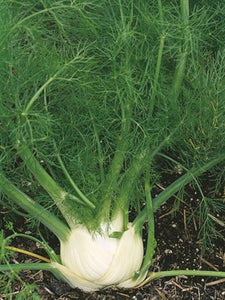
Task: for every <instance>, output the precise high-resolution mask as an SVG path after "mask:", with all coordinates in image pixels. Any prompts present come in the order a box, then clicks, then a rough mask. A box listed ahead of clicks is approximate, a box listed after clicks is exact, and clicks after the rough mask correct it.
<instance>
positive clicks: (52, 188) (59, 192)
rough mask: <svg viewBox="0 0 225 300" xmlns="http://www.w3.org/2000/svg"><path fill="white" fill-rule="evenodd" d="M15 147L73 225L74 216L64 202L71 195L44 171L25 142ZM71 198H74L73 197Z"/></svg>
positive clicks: (68, 221)
mask: <svg viewBox="0 0 225 300" xmlns="http://www.w3.org/2000/svg"><path fill="white" fill-rule="evenodd" d="M16 148H17V150H18V153H19V155H20V157H21V158H22V159H23V161H24V162H25V164H26V166H27V167H28V169H29V170H30V171H31V173H32V174H33V175H34V177H35V178H36V180H37V181H38V182H39V183H40V185H41V186H42V187H43V188H44V189H45V190H46V191H47V192H48V194H49V195H50V196H51V198H52V199H53V200H54V202H55V204H56V205H57V207H58V208H59V210H60V211H61V213H62V215H63V216H64V218H65V219H66V221H67V223H68V224H69V225H70V226H71V227H73V225H74V220H73V219H74V217H73V216H71V215H70V210H69V208H68V206H67V205H66V203H65V200H66V198H67V197H68V198H71V196H70V195H69V194H68V193H67V192H65V191H64V190H63V189H62V188H61V187H60V186H59V185H58V184H57V183H56V182H55V181H54V180H53V178H52V177H51V176H50V175H49V174H48V173H47V172H46V171H45V169H44V168H43V167H42V166H41V164H40V163H39V162H38V161H37V159H36V158H35V157H34V155H33V153H32V152H31V151H30V149H29V148H28V147H27V146H26V145H25V144H23V145H20V144H19V142H18V143H17V145H16ZM73 199H74V200H75V198H73Z"/></svg>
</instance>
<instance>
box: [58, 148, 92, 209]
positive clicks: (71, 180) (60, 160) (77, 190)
mask: <svg viewBox="0 0 225 300" xmlns="http://www.w3.org/2000/svg"><path fill="white" fill-rule="evenodd" d="M57 158H58V161H59V163H60V166H61V168H62V170H63V172H64V174H65V176H66V178H67V179H68V181H69V182H70V184H71V185H72V187H73V188H74V190H75V191H76V193H77V194H78V195H79V197H80V198H81V199H82V200H83V201H84V203H86V204H87V205H88V206H90V207H91V208H95V205H94V204H93V203H91V201H90V200H89V199H88V198H87V197H86V196H85V195H84V194H83V193H82V192H81V190H80V189H79V188H78V186H77V185H76V184H75V182H74V181H73V179H72V177H71V176H70V174H69V173H68V171H67V169H66V167H65V165H64V163H63V161H62V159H61V157H60V155H59V154H57Z"/></svg>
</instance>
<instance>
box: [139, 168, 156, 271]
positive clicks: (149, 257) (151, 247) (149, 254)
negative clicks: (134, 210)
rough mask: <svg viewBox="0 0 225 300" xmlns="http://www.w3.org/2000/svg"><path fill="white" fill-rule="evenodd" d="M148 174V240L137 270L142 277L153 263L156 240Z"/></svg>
mask: <svg viewBox="0 0 225 300" xmlns="http://www.w3.org/2000/svg"><path fill="white" fill-rule="evenodd" d="M149 181H150V176H149V173H148V175H147V176H146V178H145V198H146V205H147V219H148V240H147V248H146V252H145V258H144V261H143V263H142V266H141V270H140V272H139V276H140V277H142V276H144V274H145V273H146V272H147V271H148V269H149V267H150V266H151V265H152V263H153V256H154V253H155V247H156V240H155V224H154V211H153V207H152V197H151V189H150V184H149Z"/></svg>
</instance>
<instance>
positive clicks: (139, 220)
mask: <svg viewBox="0 0 225 300" xmlns="http://www.w3.org/2000/svg"><path fill="white" fill-rule="evenodd" d="M224 159H225V154H222V155H220V156H219V157H217V158H214V159H212V160H211V161H210V162H208V163H206V164H204V165H203V166H201V167H198V168H195V169H193V170H191V171H189V172H187V173H186V174H184V175H183V176H181V177H180V178H178V179H177V180H175V181H174V182H173V183H171V184H170V185H169V186H168V187H167V188H166V189H165V190H164V191H162V192H161V193H160V194H159V195H158V196H156V197H155V198H154V200H153V210H154V212H155V211H156V210H157V209H159V208H160V206H162V205H163V204H164V203H165V202H166V201H167V200H168V199H169V198H170V197H171V196H172V195H173V194H175V193H176V192H178V191H179V190H180V189H181V188H182V187H184V186H185V185H187V184H188V183H190V182H191V181H192V180H193V178H194V177H196V176H200V175H201V174H203V173H204V172H206V171H208V170H210V169H211V168H212V167H214V166H215V165H217V164H218V163H220V162H222V161H223V160H224ZM146 217H147V211H146V209H143V210H142V211H141V212H140V213H139V215H138V216H137V217H136V219H135V220H134V225H136V226H138V227H140V226H141V224H144V222H145V221H146Z"/></svg>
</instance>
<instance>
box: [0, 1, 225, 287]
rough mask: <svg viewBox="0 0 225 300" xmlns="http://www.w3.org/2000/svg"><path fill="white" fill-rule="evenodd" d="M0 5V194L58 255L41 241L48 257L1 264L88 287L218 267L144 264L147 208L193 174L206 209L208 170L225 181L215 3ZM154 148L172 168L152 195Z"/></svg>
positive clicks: (148, 254) (150, 246) (147, 260)
mask: <svg viewBox="0 0 225 300" xmlns="http://www.w3.org/2000/svg"><path fill="white" fill-rule="evenodd" d="M0 4H1V6H0V7H1V8H0V16H1V18H0V20H1V21H0V22H1V27H0V28H1V42H0V43H1V47H0V51H1V53H0V59H1V89H0V90H1V91H0V97H1V98H0V101H1V102H0V114H1V123H0V126H1V143H0V149H1V173H0V189H1V193H2V200H1V203H2V204H3V205H7V206H9V207H12V208H13V207H14V205H16V208H17V211H18V212H19V213H20V208H21V209H22V210H23V211H26V212H27V213H28V214H29V215H30V217H31V218H35V219H36V220H37V221H39V222H41V223H43V224H44V226H46V227H47V228H48V229H49V230H50V231H51V232H52V233H54V234H55V235H56V236H57V238H58V239H59V241H60V247H61V249H60V258H59V257H58V256H57V255H56V254H55V253H54V251H52V250H51V249H49V248H48V245H47V243H45V247H46V249H47V252H48V254H49V257H50V261H49V262H46V263H32V264H22V263H21V264H17V265H13V264H10V265H9V264H4V265H0V271H5V270H16V271H19V270H22V269H42V270H48V271H51V272H52V273H54V274H55V275H56V276H57V277H59V278H62V279H63V280H65V281H67V282H68V283H69V284H70V285H71V286H72V287H78V288H81V289H83V290H85V291H92V290H97V289H100V288H103V287H106V286H111V285H115V286H119V287H125V288H131V287H138V286H140V285H143V284H145V283H146V282H148V281H150V280H153V279H155V278H159V277H164V276H171V275H180V274H183V275H198V276H199V275H201V276H217V277H224V276H225V273H224V272H210V271H192V270H177V271H161V272H158V273H153V272H150V271H149V269H150V267H151V265H152V264H153V257H154V249H155V247H156V241H155V238H154V213H155V211H156V210H157V209H159V208H160V206H161V205H162V204H164V203H165V202H166V201H167V200H168V199H169V198H170V197H171V196H172V195H174V194H175V193H177V192H178V191H180V190H181V189H182V188H184V187H185V186H186V185H187V184H190V183H193V184H194V185H195V186H196V187H197V188H198V189H199V190H200V191H201V194H202V199H203V200H202V205H203V207H206V204H207V203H208V202H207V201H206V197H205V195H204V187H202V186H201V179H204V173H205V172H207V171H210V172H212V174H214V180H216V181H217V185H216V184H215V185H214V186H215V189H217V188H221V185H222V183H223V178H224V177H223V176H224V171H223V168H222V164H224V159H225V151H224V148H225V147H224V136H225V129H224V128H225V126H224V74H223V70H224V53H225V52H224V43H223V42H224V40H222V38H221V31H222V30H223V25H224V24H223V19H222V18H221V13H222V11H225V7H224V6H225V5H224V4H218V6H217V5H212V4H210V3H208V2H207V1H206V2H205V3H201V1H200V2H199V3H198V4H193V3H192V2H190V3H189V1H188V0H181V1H179V2H178V1H169V2H167V1H161V0H158V1H140V2H139V1H128V0H125V1H108V0H102V1H90V2H88V1H87V2H85V1H69V0H60V1H50V0H39V1H30V0H29V1H28V0H27V1H26V0H22V1H18V2H14V1H0ZM216 19H217V20H218V23H217V25H215V22H214V20H216ZM159 160H161V161H163V160H165V161H166V162H169V163H170V164H173V166H174V165H179V167H180V168H181V170H182V172H181V173H182V174H181V175H180V177H179V178H178V179H176V180H175V181H174V182H173V183H171V184H170V185H169V186H168V187H166V189H165V190H164V191H162V192H161V193H159V194H158V195H157V196H155V197H152V196H153V195H152V189H153V188H154V186H155V184H156V183H157V180H158V179H159V177H160V174H161V173H162V170H161V169H160V167H159V164H158V161H159ZM218 183H219V184H218ZM217 203H220V204H221V205H218V207H219V208H220V209H221V210H224V205H223V204H222V200H221V199H218V202H217ZM204 205H205V206H204ZM131 208H132V209H133V210H135V212H136V216H135V218H133V219H131V217H130V215H129V214H130V209H131ZM201 212H204V210H202V209H201ZM206 215H207V212H206V213H205V214H204V213H203V215H201V218H203V219H202V220H203V221H204V218H205V216H206ZM201 218H200V219H201ZM146 222H147V223H148V241H147V247H146V249H144V247H143V242H142V228H143V225H144V224H145V223H146ZM203 223H204V222H202V224H203ZM200 226H201V225H200ZM201 228H203V227H201ZM205 231H206V230H205ZM202 232H203V233H204V228H203V230H202ZM9 240H10V239H9ZM7 241H8V240H7ZM6 244H7V243H6V242H2V247H3V248H4V247H5V246H6ZM128 253H129V256H128Z"/></svg>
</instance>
